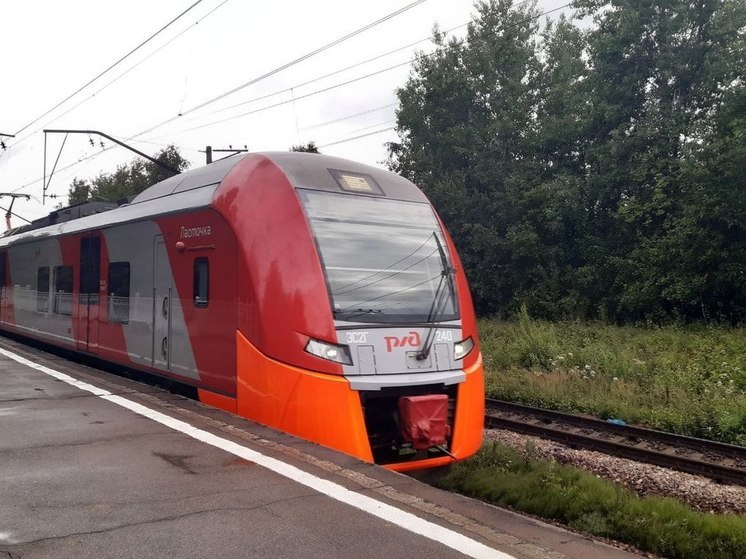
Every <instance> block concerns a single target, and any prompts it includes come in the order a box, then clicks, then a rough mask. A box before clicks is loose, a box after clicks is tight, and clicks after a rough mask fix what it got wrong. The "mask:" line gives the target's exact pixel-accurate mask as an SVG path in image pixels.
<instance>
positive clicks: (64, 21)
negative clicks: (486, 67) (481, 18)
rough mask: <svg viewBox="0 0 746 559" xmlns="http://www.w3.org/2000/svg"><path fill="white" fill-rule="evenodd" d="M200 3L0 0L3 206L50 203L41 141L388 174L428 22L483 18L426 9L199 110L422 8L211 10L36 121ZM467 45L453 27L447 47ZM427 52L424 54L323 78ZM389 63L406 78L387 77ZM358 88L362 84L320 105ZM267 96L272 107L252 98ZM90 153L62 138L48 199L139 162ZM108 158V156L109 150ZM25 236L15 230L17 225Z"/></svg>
mask: <svg viewBox="0 0 746 559" xmlns="http://www.w3.org/2000/svg"><path fill="white" fill-rule="evenodd" d="M196 1H197V0H161V1H159V2H154V1H153V0H128V1H127V2H113V1H108V2H105V1H101V0H65V1H57V0H46V1H44V0H24V1H12V0H0V7H2V11H1V12H0V14H1V15H0V37H1V38H2V45H3V55H2V63H1V64H0V132H2V133H6V134H16V135H17V137H16V138H7V137H6V138H1V139H2V140H3V141H4V142H5V144H6V145H7V146H9V149H7V150H5V151H0V192H12V191H17V192H20V193H25V194H30V195H32V196H34V197H36V198H38V199H39V200H41V195H42V181H41V177H42V174H43V160H44V157H43V149H44V134H43V133H42V132H41V130H42V129H43V128H70V129H95V130H100V131H102V132H105V133H107V134H110V135H112V136H115V137H117V138H120V139H123V140H124V139H127V138H132V137H133V136H134V138H133V139H132V140H131V141H130V143H131V144H132V145H133V146H134V147H136V148H137V149H139V150H141V151H144V152H146V153H150V154H155V153H156V152H157V151H158V150H160V149H161V148H162V147H163V146H165V145H167V144H169V143H174V144H175V145H177V146H178V147H179V149H180V150H181V153H182V155H184V156H185V157H186V158H187V159H189V160H190V161H191V163H192V168H195V167H198V166H201V165H203V164H204V162H205V156H204V154H203V153H200V152H199V150H204V149H205V146H206V145H211V146H213V147H214V148H227V147H228V145H232V146H234V147H243V146H244V145H246V146H248V148H249V149H250V150H251V151H266V150H287V149H288V148H289V147H290V146H291V145H294V144H298V143H306V142H308V141H310V140H313V141H315V142H316V144H317V145H319V146H321V151H322V152H323V153H326V154H329V155H336V156H340V157H346V158H349V159H354V160H358V161H361V162H364V163H368V164H372V165H381V164H382V161H383V160H384V159H385V157H386V150H385V148H384V144H385V142H387V141H391V140H394V139H395V138H396V135H395V133H394V132H393V131H391V130H386V129H388V128H390V127H392V126H393V125H394V111H395V103H396V97H395V90H396V88H397V87H400V86H402V85H403V84H404V83H405V81H406V78H407V76H408V74H409V65H408V64H405V63H406V62H408V61H409V60H411V58H412V57H413V54H414V52H415V51H416V50H424V51H428V52H429V51H430V50H431V48H432V45H431V43H430V42H429V41H428V40H424V39H427V38H429V36H430V35H431V30H432V28H433V25H434V24H435V23H437V24H438V25H439V26H440V27H441V29H443V30H447V29H451V28H454V27H457V26H462V25H463V24H465V23H466V22H467V21H469V19H470V17H471V15H472V14H473V13H474V8H473V2H472V0H425V1H424V2H422V3H420V4H417V5H415V6H414V7H412V8H411V9H408V10H406V11H404V12H403V13H401V14H399V15H397V16H395V17H392V18H391V19H389V20H387V21H385V22H383V23H381V24H379V25H377V26H375V27H374V28H372V29H369V30H367V31H365V32H363V33H361V34H359V35H357V36H355V37H354V38H351V39H349V40H346V41H344V42H342V43H340V44H339V45H337V46H334V47H332V48H330V49H328V50H325V51H324V52H321V53H319V54H316V55H314V56H311V57H309V58H308V59H306V60H304V61H303V62H300V63H298V64H295V65H293V66H292V67H290V68H288V69H286V70H283V71H280V72H277V73H275V74H274V75H272V76H270V77H268V78H266V79H263V80H261V81H258V82H257V83H255V84H253V85H250V86H247V87H244V88H242V89H240V90H239V91H237V92H235V93H233V94H231V95H227V96H225V97H224V98H222V99H220V100H219V101H216V102H213V103H210V104H207V105H205V106H204V107H202V108H197V107H199V106H200V105H202V104H203V103H205V102H207V101H210V100H212V99H214V98H216V97H218V96H220V95H223V94H225V93H227V92H229V91H231V90H232V89H234V88H237V87H239V86H241V85H243V84H245V83H247V82H249V81H251V80H253V79H255V78H257V77H260V76H262V75H264V74H266V73H268V72H270V71H273V70H275V69H277V68H279V67H281V66H283V65H285V64H286V63H288V62H291V61H293V60H294V59H296V58H299V57H301V56H304V55H306V54H309V53H311V52H313V51H314V50H316V49H318V48H320V47H323V46H325V45H326V44H328V43H330V42H332V41H334V40H336V39H339V38H342V37H344V36H345V35H347V34H349V33H351V32H353V31H355V30H357V29H360V28H362V27H364V26H366V25H367V24H370V23H372V22H374V21H376V20H378V19H380V18H382V17H384V16H387V15H389V14H391V13H393V12H395V11H397V10H400V9H402V8H404V7H406V6H408V5H410V4H412V3H414V0H378V1H376V2H352V1H349V0H315V1H314V2H307V1H295V0H276V1H275V2H256V1H249V0H202V1H201V2H198V3H197V5H196V6H194V7H193V8H191V9H190V10H189V11H188V12H187V13H186V14H184V15H183V16H182V17H181V18H180V19H178V20H177V21H176V22H175V23H173V24H172V25H171V26H169V27H168V28H167V29H166V30H165V31H163V32H162V33H160V34H159V35H157V37H155V38H154V39H152V40H151V41H150V42H148V43H147V44H146V45H144V46H143V47H142V48H140V49H139V50H138V51H137V52H135V53H134V54H132V55H131V56H129V57H128V58H127V59H126V60H124V61H123V62H122V63H120V64H119V65H118V66H116V67H115V68H114V69H113V70H111V71H109V72H108V73H106V74H105V75H103V76H102V77H100V78H99V79H97V80H95V81H94V82H93V83H92V84H91V85H89V86H87V87H86V88H84V89H83V90H82V91H80V92H79V93H78V94H76V95H75V96H73V97H72V98H71V99H70V100H68V101H66V102H65V103H64V104H62V105H60V106H59V107H58V108H57V109H55V110H54V111H52V112H50V113H49V114H47V115H46V116H43V117H42V118H39V117H41V116H42V115H43V114H44V113H45V112H47V111H48V110H49V109H51V108H52V107H54V106H55V105H57V104H58V103H59V102H61V101H63V100H64V99H65V98H66V97H68V96H69V95H70V94H72V93H73V92H75V91H76V90H78V89H79V88H80V87H81V86H83V85H84V84H86V83H87V82H89V81H90V80H92V79H93V78H95V77H96V76H97V75H98V74H100V73H101V72H103V71H104V70H106V69H107V68H108V67H109V66H110V65H112V64H113V63H115V62H116V61H117V60H119V59H120V58H122V57H123V56H124V55H126V54H127V53H128V52H129V51H131V50H132V49H134V48H135V47H137V46H138V45H139V44H140V43H142V42H143V41H145V40H146V39H147V38H148V37H150V36H151V35H153V34H154V33H156V32H157V31H158V30H159V29H161V28H162V27H163V26H165V25H166V24H168V23H169V22H170V21H171V20H173V19H174V18H175V17H176V16H178V15H179V14H181V13H182V12H184V11H185V10H187V9H188V8H190V6H192V5H193V4H195V2H196ZM564 3H565V2H562V1H560V0H539V7H540V9H541V10H542V11H545V10H550V9H552V8H555V7H557V6H559V5H562V4H564ZM553 15H554V16H555V17H556V15H557V14H553ZM463 31H464V27H459V28H458V29H457V30H456V31H454V33H456V34H459V35H460V34H463ZM421 39H422V40H423V41H422V42H420V43H418V44H417V45H415V46H411V47H407V48H403V49H402V50H399V51H398V52H395V53H393V54H389V55H387V56H382V57H380V58H378V59H377V60H373V61H370V62H367V63H364V64H360V65H359V66H357V67H355V68H352V69H349V70H346V71H343V72H339V73H336V74H335V75H333V76H330V77H327V78H323V76H326V75H327V74H331V73H333V72H336V71H338V70H342V69H344V68H347V67H349V66H352V65H356V64H358V63H360V62H363V61H366V60H368V59H370V58H373V57H377V56H379V55H382V54H385V53H388V52H390V51H393V50H396V49H400V48H401V47H405V46H406V45H409V44H411V43H414V42H415V41H419V40H421ZM396 65H401V66H399V67H398V68H394V69H389V68H391V67H393V66H396ZM379 71H380V73H379V74H377V75H375V76H371V77H363V76H367V75H368V74H372V73H375V72H379ZM318 78H323V79H318ZM356 78H362V79H359V80H356ZM311 80H314V81H313V83H307V82H310V81H311ZM350 80H356V81H354V82H352V83H349V84H347V85H342V86H340V87H334V88H332V89H329V90H328V91H321V90H324V89H327V88H331V87H333V86H336V85H338V84H342V83H343V82H348V81H350ZM262 96H267V97H265V98H264V99H259V100H256V99H257V98H259V97H262ZM252 100H253V101H252ZM272 105H277V106H275V107H271V106H272ZM230 107H233V108H230ZM247 113H251V114H247ZM179 114H181V115H182V116H178V115H179ZM37 118H39V119H38V120H37ZM171 119H172V120H171ZM168 120H171V122H168V123H166V124H164V122H166V121H168ZM34 121H36V122H34ZM151 128H152V130H150V129H151ZM146 131H147V132H146ZM379 131H382V132H380V133H379ZM143 132H144V133H143ZM358 136H363V137H359V138H358ZM92 139H93V140H94V146H91V144H90V141H89V138H88V137H87V136H85V135H71V136H69V137H68V139H67V141H66V143H65V146H64V150H63V151H62V154H61V156H60V158H59V162H58V164H57V169H58V171H57V173H55V175H54V177H53V178H52V180H51V184H50V186H49V189H48V191H47V192H48V194H57V195H62V194H65V193H66V192H67V189H68V186H69V184H70V182H71V181H72V179H73V178H75V177H78V178H84V179H88V178H91V177H94V176H96V175H97V174H98V173H100V172H111V171H113V170H114V169H115V168H116V166H117V165H118V164H122V163H126V162H128V161H130V160H132V159H133V158H134V157H136V156H135V154H132V153H131V152H128V151H126V150H124V149H121V148H116V149H108V150H106V151H104V152H103V153H102V147H101V144H100V143H99V142H100V140H101V139H100V138H98V137H93V138H92ZM62 141H63V136H62V135H50V136H49V137H48V152H47V169H48V170H49V169H51V168H52V166H53V165H54V163H55V159H56V158H57V154H58V152H59V148H60V146H61V144H62ZM103 145H104V147H105V148H107V147H110V146H111V145H112V144H111V142H108V141H106V140H104V144H103ZM95 154H99V155H97V156H96V157H89V156H93V155H95ZM81 159H82V161H79V160H81ZM59 202H60V200H59V199H57V200H51V201H49V200H48V201H47V205H46V206H44V207H43V206H42V205H41V204H40V203H38V202H36V201H34V200H32V201H30V202H27V201H25V200H18V201H16V203H15V205H14V208H13V210H14V212H15V213H17V214H19V215H21V216H23V217H25V218H27V219H36V218H38V217H41V216H43V215H46V214H47V213H48V212H49V211H51V210H52V209H53V208H54V206H55V205H56V204H57V203H59ZM8 203H9V199H8V198H2V199H1V200H0V206H2V207H7V204H8ZM22 223H23V222H22V221H21V220H19V219H18V218H13V224H14V225H20V224H22Z"/></svg>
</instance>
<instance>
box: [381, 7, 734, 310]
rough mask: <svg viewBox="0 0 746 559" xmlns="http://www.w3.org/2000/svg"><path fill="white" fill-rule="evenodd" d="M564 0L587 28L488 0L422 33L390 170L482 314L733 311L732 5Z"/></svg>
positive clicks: (391, 149) (401, 93)
mask: <svg viewBox="0 0 746 559" xmlns="http://www.w3.org/2000/svg"><path fill="white" fill-rule="evenodd" d="M575 6H576V8H577V15H578V16H580V17H585V16H588V17H590V18H592V19H593V22H594V23H593V25H592V26H591V27H590V28H588V29H586V30H582V29H581V28H579V27H578V26H576V25H574V24H573V22H572V21H571V20H568V19H566V18H562V17H561V18H559V20H557V21H553V22H549V23H548V24H547V25H546V26H544V27H543V29H540V28H539V25H538V23H537V21H538V18H537V16H538V13H537V11H536V9H535V6H534V5H527V4H518V5H516V6H515V7H512V6H511V3H510V2H509V1H507V0H489V1H482V2H478V3H477V5H476V8H477V13H476V16H475V18H474V21H472V23H471V24H470V25H469V28H468V31H467V34H466V37H465V38H464V39H452V40H450V41H446V40H445V38H444V37H443V36H442V34H440V33H439V32H438V31H437V30H436V32H435V34H434V41H435V44H436V50H435V52H434V53H432V54H429V55H424V54H421V55H419V56H418V57H417V60H416V62H415V64H414V67H413V72H412V75H411V77H410V79H409V80H408V82H407V83H406V84H405V86H404V87H402V88H401V89H400V90H399V91H398V97H399V101H400V107H399V109H398V111H397V128H398V132H399V140H398V141H397V142H395V143H392V144H390V145H389V166H390V167H391V168H392V169H393V170H395V171H398V172H399V173H401V174H403V175H404V176H406V177H407V178H409V179H411V180H413V181H414V182H415V183H417V184H418V185H420V186H421V187H422V188H423V189H424V190H425V192H426V193H427V194H428V196H429V197H430V199H431V200H432V201H433V203H434V205H435V207H436V208H437V210H438V212H439V213H440V215H441V217H442V218H443V220H444V222H445V223H446V225H447V226H448V228H449V230H450V231H451V232H452V235H453V237H454V240H455V242H456V245H457V246H458V248H459V250H460V252H461V254H462V260H463V261H464V264H465V267H466V270H467V274H468V276H469V278H470V281H471V284H472V289H473V292H474V296H475V302H476V304H477V308H478V310H479V311H481V312H483V313H484V312H488V313H502V314H510V313H513V312H515V310H516V309H517V308H518V307H519V305H520V303H521V302H525V303H526V304H527V305H528V307H529V308H530V309H531V312H532V313H534V314H537V315H543V316H548V317H557V316H568V315H569V316H604V317H609V318H613V319H617V320H640V319H645V318H670V317H674V316H681V317H702V316H705V317H710V316H717V317H719V318H730V319H732V320H743V319H744V318H746V315H744V311H743V308H744V305H743V287H741V286H743V273H744V270H743V266H742V265H740V264H739V262H743V254H744V252H743V251H744V242H743V228H742V226H741V225H740V224H742V223H743V222H744V220H743V204H744V198H746V197H744V195H743V188H744V187H743V176H744V173H743V169H742V165H743V160H742V155H743V152H742V149H741V146H742V143H743V125H742V122H743V115H744V105H743V102H742V101H740V99H742V95H743V93H742V92H743V90H744V87H746V84H745V81H744V68H746V56H745V54H744V53H746V46H745V44H746V4H744V3H743V2H742V0H698V1H697V2H684V1H683V0H662V1H659V2H651V1H650V0H610V1H605V0H577V2H576V4H575ZM739 142H741V143H739ZM739 220H740V221H739ZM739 259H740V260H739ZM739 317H740V318H739Z"/></svg>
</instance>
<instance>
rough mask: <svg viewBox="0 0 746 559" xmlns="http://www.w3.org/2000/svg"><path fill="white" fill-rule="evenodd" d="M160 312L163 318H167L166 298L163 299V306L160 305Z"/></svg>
mask: <svg viewBox="0 0 746 559" xmlns="http://www.w3.org/2000/svg"><path fill="white" fill-rule="evenodd" d="M161 312H162V313H163V316H164V317H167V316H168V297H164V298H163V305H161Z"/></svg>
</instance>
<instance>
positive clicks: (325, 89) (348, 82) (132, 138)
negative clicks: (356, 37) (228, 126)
mask: <svg viewBox="0 0 746 559" xmlns="http://www.w3.org/2000/svg"><path fill="white" fill-rule="evenodd" d="M421 1H425V0H420V2H421ZM526 1H527V0H524V1H523V2H519V3H518V4H516V6H518V5H520V4H524V3H525V2H526ZM417 3H419V2H415V3H414V4H417ZM570 5H571V3H567V4H563V5H562V6H558V7H557V8H553V9H551V10H547V11H545V12H542V13H540V14H537V15H535V16H531V17H528V18H525V19H523V20H521V21H518V22H514V23H513V24H511V25H509V26H504V27H502V28H501V29H498V30H496V31H490V32H488V33H484V34H482V35H479V36H477V37H475V38H476V39H480V38H485V37H487V36H489V35H493V34H495V33H496V32H498V31H500V30H504V29H506V28H509V27H515V26H517V25H521V24H523V23H526V22H529V21H532V20H534V19H539V18H541V17H544V16H546V15H549V14H551V13H553V12H557V11H559V10H562V9H564V8H567V7H569V6H570ZM409 7H414V5H412V4H410V5H409V6H406V7H405V8H403V9H408V8H409ZM403 9H402V10H403ZM400 12H401V10H400ZM374 23H375V22H374ZM370 25H373V24H370ZM464 25H467V24H463V25H460V26H457V27H456V28H458V27H463V26H464ZM456 28H453V29H456ZM418 42H421V41H418ZM397 50H398V49H397ZM437 53H438V51H437V50H436V51H433V52H431V53H429V54H425V55H423V57H425V58H427V57H432V56H434V55H436V54H437ZM375 58H378V57H375ZM414 60H415V59H414V58H413V59H410V60H408V61H406V62H404V63H401V64H396V65H394V66H389V67H388V68H384V69H383V70H379V71H377V72H372V73H370V74H366V75H364V76H360V77H358V78H354V79H351V80H348V81H345V82H342V83H338V84H336V85H333V86H330V87H326V88H323V89H320V90H317V91H314V92H311V93H308V94H306V95H303V96H300V97H296V98H295V99H291V100H286V101H282V102H280V103H275V104H273V105H269V106H267V107H262V108H260V109H256V110H253V111H249V112H246V113H242V114H239V115H235V116H232V117H229V118H225V119H220V120H217V121H214V122H209V123H206V124H203V125H200V126H195V127H192V128H188V129H186V130H180V131H178V132H176V133H179V134H180V133H185V132H191V131H193V130H197V129H200V128H206V127H208V126H213V125H215V124H220V123H222V122H226V121H228V120H233V119H236V118H242V117H244V116H249V115H251V114H256V113H259V112H262V111H265V110H269V109H273V108H275V107H279V106H281V105H286V104H289V103H292V102H293V101H297V100H299V99H304V98H307V97H311V96H313V95H318V94H320V93H325V92H327V91H330V90H333V89H336V88H338V87H342V86H345V85H348V84H351V83H354V82H357V81H360V80H362V79H365V78H368V77H372V76H375V75H378V74H381V73H384V72H387V71H389V70H393V69H395V68H399V67H401V66H404V65H407V64H410V63H411V62H413V61H414ZM361 64H362V63H361ZM317 79H321V78H317ZM311 81H316V80H311ZM254 83H255V82H254ZM306 83H311V82H306ZM290 89H292V88H290ZM286 91H289V89H288V90H283V91H280V92H275V93H271V94H268V95H265V96H262V97H259V98H256V99H254V100H250V101H247V102H244V103H242V104H247V103H249V102H252V101H257V100H260V99H264V98H267V97H272V96H275V95H279V94H280V93H283V92H286ZM201 106H205V104H203V105H201ZM192 110H196V109H190V111H192ZM175 118H178V117H175ZM175 118H171V119H169V120H167V121H164V122H162V123H161V124H157V125H155V126H153V127H151V128H149V129H147V130H145V131H143V132H139V133H138V134H135V135H134V136H130V137H129V138H127V141H133V140H135V141H143V140H136V138H137V137H138V136H141V135H142V134H145V133H147V132H151V131H152V130H155V129H156V128H160V127H161V126H164V125H165V124H167V123H170V122H172V121H173V120H175ZM394 129H395V127H394V126H391V127H388V128H384V129H381V130H377V131H374V132H370V133H367V134H361V135H358V136H354V137H352V138H346V139H343V140H338V141H335V142H331V143H327V144H324V145H321V146H318V147H319V148H324V147H330V146H334V145H338V144H343V143H346V142H351V141H354V140H358V139H360V138H365V137H368V136H373V135H376V134H381V133H383V132H388V131H390V130H394ZM169 135H170V134H169ZM159 138H160V137H154V138H150V140H154V139H159ZM109 149H112V146H109V147H106V148H105V149H103V150H102V151H101V152H100V153H94V154H91V155H89V156H86V157H83V158H81V159H79V160H78V161H75V162H73V163H71V164H69V165H67V166H65V167H63V168H62V169H60V170H59V172H62V171H64V170H67V169H69V168H71V167H74V166H75V165H78V164H79V163H82V162H83V161H86V160H89V159H92V158H94V157H97V156H98V155H100V154H101V153H104V152H105V151H108V150H109ZM41 180H42V179H36V180H34V181H31V182H29V183H26V184H24V185H21V186H19V187H17V188H15V189H14V190H12V192H17V191H19V190H22V189H24V188H27V187H28V186H32V185H33V184H36V183H38V182H40V181H41Z"/></svg>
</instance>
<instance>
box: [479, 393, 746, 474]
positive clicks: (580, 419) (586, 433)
mask: <svg viewBox="0 0 746 559" xmlns="http://www.w3.org/2000/svg"><path fill="white" fill-rule="evenodd" d="M485 426H486V427H488V428H497V429H507V430H510V431H515V432H519V433H524V434H528V435H534V436H538V437H542V438H545V439H551V440H553V441H557V442H561V443H563V444H566V445H568V446H571V447H575V448H585V449H590V450H597V451H599V452H604V453H606V454H611V455H614V456H619V457H622V458H629V459H631V460H636V461H638V462H647V463H649V464H655V465H657V466H663V467H664V468H670V469H673V470H678V471H682V472H688V473H691V474H696V475H701V476H705V477H708V478H711V479H714V480H717V481H720V482H722V483H730V484H736V485H743V486H746V447H741V446H736V445H730V444H724V443H718V442H714V441H708V440H704V439H697V438H694V437H685V436H681V435H675V434H673V433H666V432H663V431H655V430H652V429H644V428H641V427H633V426H630V425H617V424H614V423H609V422H607V421H604V420H601V419H596V418H592V417H585V416H578V415H572V414H567V413H562V412H557V411H551V410H544V409H540V408H534V407H531V406H524V405H521V404H513V403H510V402H503V401H501V400H493V399H490V398H487V399H486V412H485Z"/></svg>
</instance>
